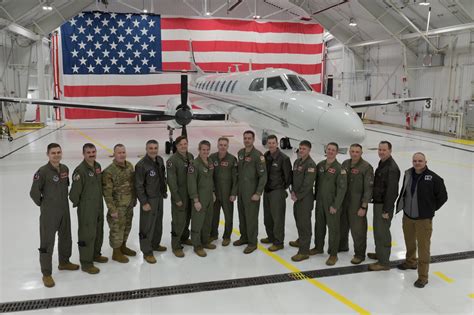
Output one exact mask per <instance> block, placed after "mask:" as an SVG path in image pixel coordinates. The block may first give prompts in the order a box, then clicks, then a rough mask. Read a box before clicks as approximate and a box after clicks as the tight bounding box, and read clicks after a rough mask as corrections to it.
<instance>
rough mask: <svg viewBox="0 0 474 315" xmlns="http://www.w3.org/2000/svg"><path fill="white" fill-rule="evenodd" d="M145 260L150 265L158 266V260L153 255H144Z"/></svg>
mask: <svg viewBox="0 0 474 315" xmlns="http://www.w3.org/2000/svg"><path fill="white" fill-rule="evenodd" d="M143 259H145V261H146V262H147V263H149V264H156V258H155V256H153V255H143Z"/></svg>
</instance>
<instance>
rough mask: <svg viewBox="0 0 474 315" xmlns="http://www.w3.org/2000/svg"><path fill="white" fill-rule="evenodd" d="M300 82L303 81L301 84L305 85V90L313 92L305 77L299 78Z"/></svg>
mask: <svg viewBox="0 0 474 315" xmlns="http://www.w3.org/2000/svg"><path fill="white" fill-rule="evenodd" d="M298 78H299V79H300V80H301V83H303V85H304V86H305V88H306V89H307V90H308V91H312V90H313V88H312V87H311V85H309V83H308V81H306V80H305V78H303V77H298Z"/></svg>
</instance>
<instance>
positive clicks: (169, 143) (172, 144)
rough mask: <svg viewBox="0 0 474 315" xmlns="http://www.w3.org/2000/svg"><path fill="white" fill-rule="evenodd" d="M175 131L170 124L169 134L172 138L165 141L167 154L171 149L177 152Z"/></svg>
mask: <svg viewBox="0 0 474 315" xmlns="http://www.w3.org/2000/svg"><path fill="white" fill-rule="evenodd" d="M173 131H174V128H171V127H170V126H168V135H169V138H170V140H169V141H166V142H165V153H166V154H170V153H171V151H173V153H175V152H176V142H175V141H174V140H173Z"/></svg>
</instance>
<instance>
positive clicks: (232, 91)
mask: <svg viewBox="0 0 474 315" xmlns="http://www.w3.org/2000/svg"><path fill="white" fill-rule="evenodd" d="M237 82H239V80H237V81H235V82H234V84H232V89H230V93H234V89H235V86H236V85H237Z"/></svg>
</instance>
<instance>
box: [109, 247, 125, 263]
mask: <svg viewBox="0 0 474 315" xmlns="http://www.w3.org/2000/svg"><path fill="white" fill-rule="evenodd" d="M112 260H115V261H118V262H119V263H122V264H126V263H128V258H127V256H125V255H124V254H122V251H121V250H120V247H118V248H114V252H113V254H112Z"/></svg>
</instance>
